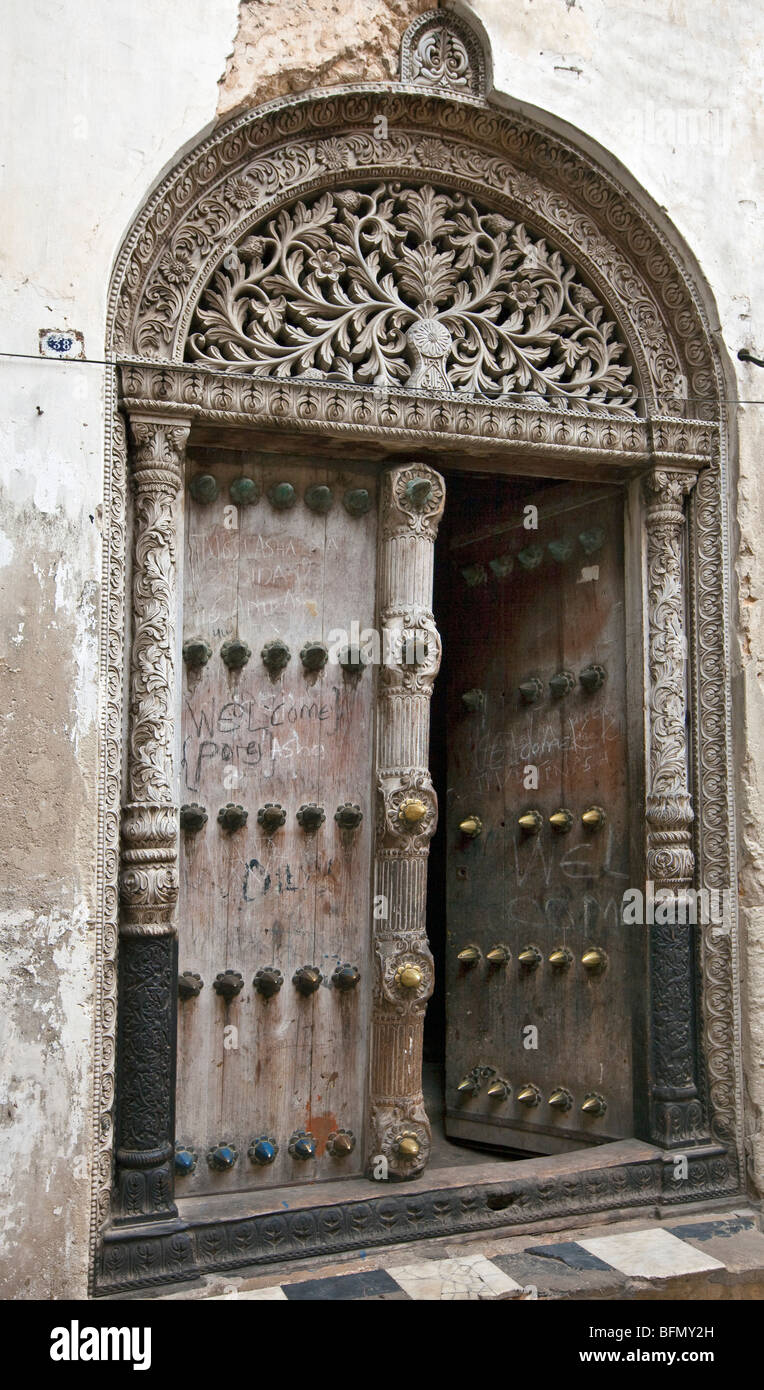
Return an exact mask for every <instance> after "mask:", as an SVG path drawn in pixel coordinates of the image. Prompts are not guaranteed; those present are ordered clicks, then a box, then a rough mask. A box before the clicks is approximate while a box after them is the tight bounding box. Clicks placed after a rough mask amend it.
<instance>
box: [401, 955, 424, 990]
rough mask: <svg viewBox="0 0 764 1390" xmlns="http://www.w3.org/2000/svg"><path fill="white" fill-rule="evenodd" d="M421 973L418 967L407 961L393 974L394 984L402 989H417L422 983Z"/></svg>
mask: <svg viewBox="0 0 764 1390" xmlns="http://www.w3.org/2000/svg"><path fill="white" fill-rule="evenodd" d="M422 979H423V976H422V972H421V970H420V969H419V966H418V965H412V963H411V961H408V962H407V963H406V964H405V965H400V966H399V967H398V969H397V970H396V972H395V983H396V984H397V985H400V986H401V987H402V988H403V989H418V988H419V986H420V985H421V983H422Z"/></svg>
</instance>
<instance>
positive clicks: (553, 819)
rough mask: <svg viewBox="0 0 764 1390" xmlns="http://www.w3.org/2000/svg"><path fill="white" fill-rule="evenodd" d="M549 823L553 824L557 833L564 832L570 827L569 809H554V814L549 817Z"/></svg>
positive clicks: (571, 821) (571, 818) (571, 824)
mask: <svg viewBox="0 0 764 1390" xmlns="http://www.w3.org/2000/svg"><path fill="white" fill-rule="evenodd" d="M549 824H550V825H551V826H553V827H554V829H555V830H556V831H558V833H559V832H560V831H563V832H565V831H568V830H570V829H571V828H572V826H573V817H572V815H571V814H570V811H566V810H560V811H555V813H554V815H553V816H550V817H549Z"/></svg>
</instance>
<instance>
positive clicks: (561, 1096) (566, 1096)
mask: <svg viewBox="0 0 764 1390" xmlns="http://www.w3.org/2000/svg"><path fill="white" fill-rule="evenodd" d="M549 1104H550V1105H552V1106H554V1108H555V1110H570V1107H571V1105H572V1104H573V1097H572V1095H571V1094H570V1091H568V1090H566V1088H565V1087H564V1086H558V1087H557V1089H556V1090H555V1091H552V1094H551V1096H550V1097H549Z"/></svg>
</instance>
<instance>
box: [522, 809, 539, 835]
mask: <svg viewBox="0 0 764 1390" xmlns="http://www.w3.org/2000/svg"><path fill="white" fill-rule="evenodd" d="M517 824H518V825H519V826H520V829H521V830H526V831H527V832H528V833H529V834H530V835H538V833H539V830H540V829H541V826H542V824H543V822H542V820H541V816H540V815H539V813H538V811H525V812H524V814H523V815H522V816H518V818H517Z"/></svg>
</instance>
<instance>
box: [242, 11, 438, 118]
mask: <svg viewBox="0 0 764 1390" xmlns="http://www.w3.org/2000/svg"><path fill="white" fill-rule="evenodd" d="M433 8H434V5H433V3H432V0H292V3H291V4H285V3H284V0H242V4H241V7H240V13H239V29H238V33H237V35H236V42H235V44H234V47H233V52H232V54H231V56H230V58H229V59H228V62H227V64H226V70H225V76H224V77H223V80H222V81H221V83H220V98H219V102H218V115H219V116H229V115H230V114H231V112H233V111H235V110H238V109H240V108H244V107H248V106H259V105H260V103H261V102H263V101H270V100H271V98H272V97H280V96H287V95H288V94H289V93H290V92H304V91H305V90H306V89H308V88H310V87H328V86H331V85H332V84H333V83H338V82H385V81H387V80H388V79H389V78H391V77H395V76H396V74H397V70H398V49H399V47H400V41H401V38H402V36H403V33H404V30H405V29H407V28H408V26H409V24H410V23H411V21H412V19H414V18H415V16H416V15H418V14H423V13H424V11H425V10H431V9H433Z"/></svg>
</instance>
